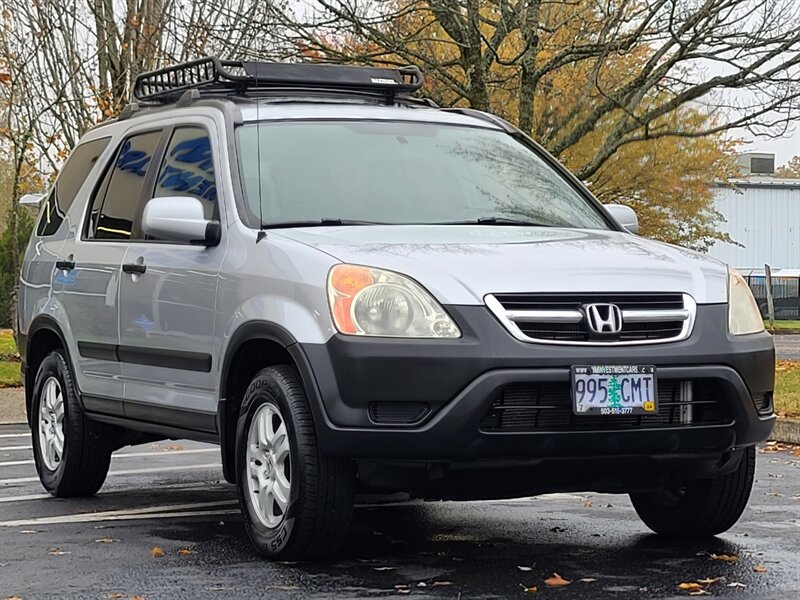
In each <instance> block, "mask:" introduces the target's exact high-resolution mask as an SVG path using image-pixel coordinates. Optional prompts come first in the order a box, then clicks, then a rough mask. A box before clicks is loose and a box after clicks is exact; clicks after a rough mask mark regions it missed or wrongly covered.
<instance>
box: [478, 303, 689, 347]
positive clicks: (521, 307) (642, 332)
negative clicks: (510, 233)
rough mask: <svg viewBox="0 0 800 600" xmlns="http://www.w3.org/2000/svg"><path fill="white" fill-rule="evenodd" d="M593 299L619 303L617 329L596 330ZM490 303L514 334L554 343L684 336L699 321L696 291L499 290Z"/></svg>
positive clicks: (649, 340)
mask: <svg viewBox="0 0 800 600" xmlns="http://www.w3.org/2000/svg"><path fill="white" fill-rule="evenodd" d="M591 304H603V305H614V306H616V307H618V308H619V310H620V315H621V323H620V327H619V330H618V331H615V332H613V333H608V332H604V333H597V332H595V331H593V330H592V328H591V327H590V324H589V319H588V315H587V306H589V305H591ZM486 305H487V306H488V307H489V309H490V310H491V311H492V312H493V313H494V314H495V316H497V318H498V319H499V320H500V322H501V323H503V324H504V325H505V326H506V327H507V328H508V330H509V331H510V332H511V334H512V335H513V336H514V337H516V338H517V339H520V340H522V341H526V342H544V343H555V344H591V345H604V344H652V343H660V342H672V341H678V340H682V339H685V338H687V337H688V336H689V334H690V333H691V329H692V326H693V324H694V317H695V310H696V306H695V303H694V300H693V299H692V298H691V296H688V295H686V294H678V293H619V294H609V293H597V294H494V295H489V296H486Z"/></svg>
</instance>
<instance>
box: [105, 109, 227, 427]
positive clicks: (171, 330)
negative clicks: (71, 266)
mask: <svg viewBox="0 0 800 600" xmlns="http://www.w3.org/2000/svg"><path fill="white" fill-rule="evenodd" d="M166 138H167V140H168V141H167V143H166V147H165V151H164V154H163V158H162V159H161V161H160V164H159V165H158V169H157V175H156V176H155V178H154V180H153V184H152V186H150V189H151V190H152V193H151V194H150V195H149V196H147V199H149V198H150V197H164V196H191V197H194V198H197V199H198V200H200V202H201V203H202V204H203V207H204V210H205V216H206V218H207V219H217V220H218V219H220V204H221V202H219V201H218V198H217V190H218V187H217V180H216V172H217V171H218V170H219V169H217V168H215V166H216V161H218V160H219V156H218V153H217V134H216V129H215V125H214V122H213V121H212V120H211V119H208V120H207V121H205V120H193V121H190V122H183V123H181V122H180V121H177V122H176V124H175V126H174V127H173V128H172V129H171V130H170V131H168V133H167V136H166ZM145 201H146V200H145ZM143 209H144V202H143V203H142V206H141V207H140V209H139V211H138V213H137V218H136V221H135V223H134V228H133V229H134V234H133V239H132V240H131V243H130V244H129V245H128V251H127V254H126V256H125V260H124V266H123V273H122V280H121V285H120V347H119V358H120V361H121V364H122V371H123V379H124V381H125V400H126V403H125V413H126V416H128V417H129V418H133V419H138V420H143V421H149V422H158V423H163V424H168V425H172V426H174V427H181V428H186V429H193V430H201V431H212V432H213V431H215V430H216V422H215V416H216V408H217V386H216V380H215V376H214V374H213V371H212V369H213V367H214V361H215V360H216V359H215V357H214V356H212V354H213V350H212V349H213V348H214V322H215V319H216V316H215V309H216V294H217V279H218V274H219V269H220V265H221V263H222V259H223V257H224V255H225V248H226V244H227V238H226V236H225V235H223V239H222V241H221V243H220V244H219V245H218V246H214V247H205V246H197V245H190V244H180V243H176V242H172V241H167V240H160V239H153V238H148V237H147V236H145V235H144V234H143V232H142V230H141V214H142V211H143ZM223 231H225V228H224V227H223ZM124 271H129V272H124ZM142 271H143V272H142Z"/></svg>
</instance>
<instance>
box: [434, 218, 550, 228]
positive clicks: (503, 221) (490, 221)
mask: <svg viewBox="0 0 800 600" xmlns="http://www.w3.org/2000/svg"><path fill="white" fill-rule="evenodd" d="M429 225H519V226H521V227H553V225H550V224H549V223H537V222H536V221H527V220H525V219H514V218H511V217H479V218H477V219H468V220H465V221H441V222H439V223H429Z"/></svg>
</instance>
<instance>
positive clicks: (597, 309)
mask: <svg viewBox="0 0 800 600" xmlns="http://www.w3.org/2000/svg"><path fill="white" fill-rule="evenodd" d="M583 309H584V312H585V313H586V322H587V324H588V325H589V331H591V332H592V333H620V332H621V331H622V311H621V310H620V309H619V306H617V305H616V304H587V305H586V306H584V307H583Z"/></svg>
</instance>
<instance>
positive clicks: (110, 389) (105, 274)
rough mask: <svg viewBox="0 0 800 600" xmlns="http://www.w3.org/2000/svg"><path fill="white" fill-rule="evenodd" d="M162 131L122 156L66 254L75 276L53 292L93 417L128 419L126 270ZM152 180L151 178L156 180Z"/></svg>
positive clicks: (139, 138) (139, 137) (64, 276)
mask: <svg viewBox="0 0 800 600" xmlns="http://www.w3.org/2000/svg"><path fill="white" fill-rule="evenodd" d="M161 136H162V130H161V129H155V130H149V131H144V132H141V133H133V134H130V135H128V136H127V137H125V138H124V139H123V140H122V142H121V143H120V144H119V145H118V147H117V148H116V149H115V153H114V156H113V159H112V160H111V161H109V164H108V166H107V167H106V170H105V173H104V174H103V178H102V179H101V181H100V183H99V185H97V186H96V188H95V189H94V190H93V191H92V197H91V199H90V201H91V204H90V205H89V208H88V210H87V212H86V216H85V220H84V223H83V225H82V226H81V227H78V228H77V235H76V236H74V237H72V238H71V239H69V240H67V241H66V242H65V244H64V246H63V248H62V249H61V254H62V259H63V260H64V261H66V262H67V266H72V268H71V269H68V270H67V269H65V270H62V271H60V273H59V275H58V276H57V278H56V281H55V285H54V291H55V292H56V294H57V295H58V296H59V298H60V300H61V304H62V306H63V308H64V310H65V312H66V315H67V318H68V321H69V326H70V327H71V330H72V331H71V333H69V334H68V337H70V338H71V339H73V340H74V341H75V342H76V345H77V352H73V360H74V363H73V364H75V365H76V367H77V371H78V373H77V375H78V385H79V388H80V390H81V392H82V393H83V395H84V402H85V404H86V407H87V408H88V409H90V410H95V411H98V412H105V413H111V414H118V415H121V414H122V405H121V403H120V402H119V399H121V398H122V397H123V387H124V386H123V382H122V380H121V375H122V371H121V366H120V363H119V362H118V359H117V345H118V344H119V282H120V275H121V273H120V267H121V265H122V261H123V259H124V257H125V251H126V250H127V245H128V242H129V240H130V237H131V232H132V229H133V220H134V217H135V215H136V210H137V209H138V206H139V200H140V196H141V194H142V193H143V190H144V189H145V182H146V181H147V180H148V176H149V174H150V169H151V163H152V162H153V157H154V155H156V153H157V152H158V151H159V142H160V140H161ZM150 177H152V176H150Z"/></svg>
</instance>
